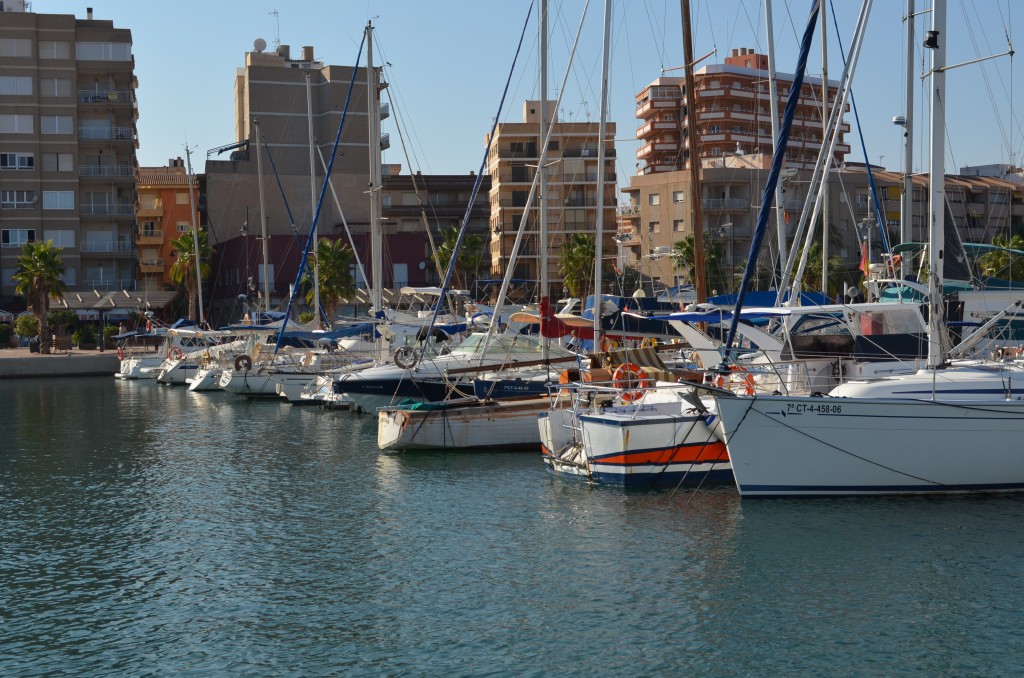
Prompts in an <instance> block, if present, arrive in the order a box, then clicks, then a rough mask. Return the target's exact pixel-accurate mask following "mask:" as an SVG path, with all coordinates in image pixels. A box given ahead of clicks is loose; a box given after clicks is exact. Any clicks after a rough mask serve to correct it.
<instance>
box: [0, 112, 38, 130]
mask: <svg viewBox="0 0 1024 678" xmlns="http://www.w3.org/2000/svg"><path fill="white" fill-rule="evenodd" d="M34 130H35V125H33V124H32V116H31V115H0V134H2V133H6V134H32V132H33V131H34Z"/></svg>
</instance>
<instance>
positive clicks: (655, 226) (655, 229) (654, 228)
mask: <svg viewBox="0 0 1024 678" xmlns="http://www.w3.org/2000/svg"><path fill="white" fill-rule="evenodd" d="M647 232H648V233H661V222H660V221H651V222H648V224H647Z"/></svg>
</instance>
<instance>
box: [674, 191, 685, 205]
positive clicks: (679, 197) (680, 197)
mask: <svg viewBox="0 0 1024 678" xmlns="http://www.w3.org/2000/svg"><path fill="white" fill-rule="evenodd" d="M672 202H676V203H679V202H686V194H685V193H684V192H683V191H672Z"/></svg>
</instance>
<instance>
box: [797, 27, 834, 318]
mask: <svg viewBox="0 0 1024 678" xmlns="http://www.w3.org/2000/svg"><path fill="white" fill-rule="evenodd" d="M827 14H828V10H827V9H826V8H825V7H822V10H821V143H822V144H824V143H825V129H826V128H827V127H828V116H829V112H828V35H827V33H826V26H828V21H827V20H826V19H827ZM831 169H832V156H831V155H829V156H827V157H826V158H825V167H824V174H823V179H822V180H821V291H822V292H823V293H824V294H825V296H828V257H829V247H828V244H829V243H828V241H829V223H828V215H829V208H828V173H829V170H831ZM792 301H793V303H794V304H795V303H797V300H796V299H794V300H792Z"/></svg>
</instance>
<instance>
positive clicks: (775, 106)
mask: <svg viewBox="0 0 1024 678" xmlns="http://www.w3.org/2000/svg"><path fill="white" fill-rule="evenodd" d="M764 21H765V32H766V33H767V34H768V92H769V95H768V110H769V111H770V112H771V118H772V144H776V143H778V139H779V90H778V87H776V85H775V80H776V77H775V29H774V27H773V26H772V0H765V4H764ZM772 150H773V151H774V146H773V149H772ZM775 224H776V231H777V234H776V235H777V236H778V246H779V283H778V284H779V293H778V295H777V298H776V305H781V304H782V292H783V290H782V288H781V284H782V283H781V280H782V269H784V268H785V267H786V260H787V259H788V258H789V255H788V254H787V250H786V205H785V203H784V202H783V187H782V185H781V183H780V184H779V185H778V186H776V187H775Z"/></svg>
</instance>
